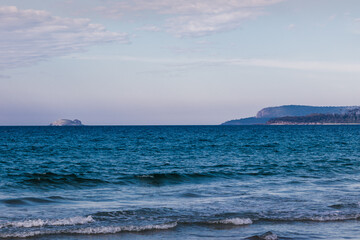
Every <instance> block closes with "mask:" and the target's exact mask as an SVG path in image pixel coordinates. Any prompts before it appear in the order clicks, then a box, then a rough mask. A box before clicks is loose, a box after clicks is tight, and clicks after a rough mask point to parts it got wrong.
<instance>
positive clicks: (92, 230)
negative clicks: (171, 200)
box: [68, 222, 177, 234]
mask: <svg viewBox="0 0 360 240" xmlns="http://www.w3.org/2000/svg"><path fill="white" fill-rule="evenodd" d="M176 226H177V223H176V222H174V223H167V224H158V225H145V226H119V227H114V226H110V227H105V226H104V227H88V228H83V229H77V230H71V231H69V232H68V233H77V234H110V233H119V232H142V231H147V230H165V229H171V228H174V227H176Z"/></svg>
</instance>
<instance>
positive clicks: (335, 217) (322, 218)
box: [257, 213, 360, 222]
mask: <svg viewBox="0 0 360 240" xmlns="http://www.w3.org/2000/svg"><path fill="white" fill-rule="evenodd" d="M359 219H360V213H356V214H330V215H319V216H304V217H293V218H291V217H284V218H272V217H269V218H267V217H264V218H259V219H257V221H274V222H336V221H348V220H359Z"/></svg>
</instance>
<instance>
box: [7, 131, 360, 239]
mask: <svg viewBox="0 0 360 240" xmlns="http://www.w3.org/2000/svg"><path fill="white" fill-rule="evenodd" d="M359 142H360V127H359V126H172V127H170V126H169V127H160V126H156V127H155V126H153V127H150V126H149V127H110V126H108V127H90V126H86V127H0V238H27V237H31V238H35V239H68V238H76V239H114V238H115V239H116V238H121V239H246V238H248V239H249V238H250V239H261V237H258V238H256V236H261V235H263V234H265V233H266V232H269V231H271V232H272V235H271V234H268V239H271V237H272V238H273V239H275V238H276V236H277V238H278V239H356V238H359V237H358V236H360V222H359V221H358V220H359V219H360V174H359V173H360V171H359V170H360V164H359V163H360V162H359V160H360V145H359ZM263 238H265V236H264V235H263Z"/></svg>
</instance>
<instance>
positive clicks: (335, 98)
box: [0, 0, 360, 125]
mask: <svg viewBox="0 0 360 240" xmlns="http://www.w3.org/2000/svg"><path fill="white" fill-rule="evenodd" d="M359 56H360V1H358V0H177V1H175V0H51V1H49V0H0V125H48V124H49V123H51V122H53V121H55V120H57V119H61V118H66V119H75V118H77V119H80V120H81V121H82V122H83V123H84V124H87V125H212V124H220V123H222V122H224V121H227V120H231V119H238V118H243V117H249V116H254V115H255V114H256V112H257V111H258V110H260V109H261V108H264V107H268V106H279V105H288V104H300V105H315V106H354V105H360V94H359V90H360V58H359Z"/></svg>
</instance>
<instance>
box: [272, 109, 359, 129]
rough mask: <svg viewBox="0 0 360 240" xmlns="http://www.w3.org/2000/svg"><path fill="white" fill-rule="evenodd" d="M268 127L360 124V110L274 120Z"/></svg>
mask: <svg viewBox="0 0 360 240" xmlns="http://www.w3.org/2000/svg"><path fill="white" fill-rule="evenodd" d="M266 124H267V125H320V124H323V125H325V124H360V108H357V109H352V110H349V111H348V112H346V113H343V114H310V115H307V116H297V117H291V116H290V117H280V118H273V119H270V120H269V121H267V122H266Z"/></svg>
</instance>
